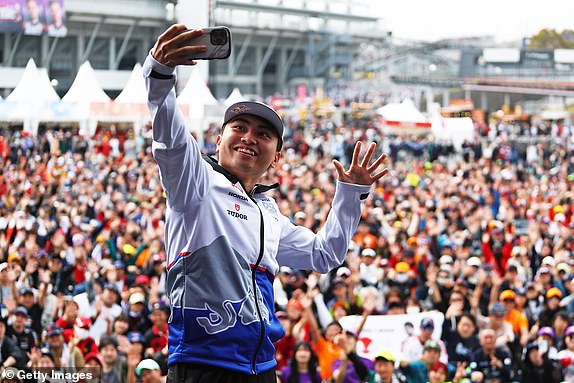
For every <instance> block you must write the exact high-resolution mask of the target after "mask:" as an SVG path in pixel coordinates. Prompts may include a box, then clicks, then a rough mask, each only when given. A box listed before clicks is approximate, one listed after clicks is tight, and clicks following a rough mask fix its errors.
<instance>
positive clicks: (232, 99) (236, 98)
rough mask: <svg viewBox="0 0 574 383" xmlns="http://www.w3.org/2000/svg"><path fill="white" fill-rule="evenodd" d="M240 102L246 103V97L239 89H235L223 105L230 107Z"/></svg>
mask: <svg viewBox="0 0 574 383" xmlns="http://www.w3.org/2000/svg"><path fill="white" fill-rule="evenodd" d="M240 101H245V97H243V95H242V94H241V92H240V91H239V89H238V88H234V89H233V91H232V92H231V94H230V95H229V96H228V97H227V98H226V99H225V101H224V102H223V104H224V105H225V106H226V107H228V106H231V105H233V104H235V103H236V102H240Z"/></svg>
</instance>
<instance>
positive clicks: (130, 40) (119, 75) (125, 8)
mask: <svg viewBox="0 0 574 383" xmlns="http://www.w3.org/2000/svg"><path fill="white" fill-rule="evenodd" d="M63 4H64V9H65V12H66V18H65V23H66V26H67V29H68V33H67V35H66V36H65V37H51V36H48V35H43V36H31V35H25V34H23V33H21V32H2V33H0V60H1V62H0V64H1V66H0V89H3V90H4V94H3V96H5V95H6V94H7V93H8V92H9V90H10V89H11V88H14V87H15V86H16V83H17V81H18V79H19V78H20V75H21V73H22V72H23V68H24V67H25V66H26V63H27V61H28V59H29V58H30V57H32V58H33V59H34V60H35V62H36V64H37V65H38V66H41V67H45V68H47V69H48V73H49V75H50V78H51V79H54V80H55V81H53V84H54V85H56V86H55V88H56V90H57V91H58V93H60V95H62V94H63V93H65V92H66V91H67V90H68V88H69V87H70V85H71V83H72V81H73V80H74V76H75V75H76V73H77V71H78V68H79V67H80V65H81V64H82V63H83V62H84V61H86V60H89V61H90V63H91V65H92V67H93V68H94V69H96V72H97V74H98V79H99V80H100V83H101V85H102V87H103V88H104V89H105V90H106V91H108V92H109V93H110V94H112V95H114V93H115V94H116V95H117V93H118V92H119V91H121V89H122V88H123V86H124V85H125V83H126V81H127V79H128V77H129V74H130V72H131V70H132V69H133V67H134V65H135V64H136V63H137V62H142V61H143V59H144V58H145V56H146V54H147V52H148V51H149V49H150V48H151V46H152V45H153V42H154V41H155V39H156V38H157V36H158V34H159V33H160V32H161V31H162V30H163V29H165V27H166V25H168V24H169V23H170V22H172V21H173V20H174V15H173V13H174V12H173V10H174V1H165V0H98V1H97V2H94V1H86V0H64V3H63Z"/></svg>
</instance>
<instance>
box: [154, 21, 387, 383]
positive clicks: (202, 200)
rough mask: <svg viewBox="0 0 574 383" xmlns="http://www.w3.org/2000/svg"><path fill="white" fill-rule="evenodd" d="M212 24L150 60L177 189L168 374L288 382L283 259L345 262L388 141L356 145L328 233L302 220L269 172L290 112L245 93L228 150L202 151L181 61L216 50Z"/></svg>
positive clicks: (313, 264) (163, 151) (169, 179)
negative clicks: (183, 91)
mask: <svg viewBox="0 0 574 383" xmlns="http://www.w3.org/2000/svg"><path fill="white" fill-rule="evenodd" d="M203 33H204V32H203V31H202V30H189V29H188V28H187V27H186V26H184V25H173V26H171V27H170V28H169V29H167V31H165V32H164V33H163V34H162V35H161V36H160V37H159V38H158V40H157V42H156V44H155V46H154V48H153V49H152V51H151V53H150V54H149V55H148V57H147V59H146V61H145V63H144V76H145V79H146V84H147V90H148V105H149V108H150V112H151V115H152V121H153V128H152V134H153V144H152V151H153V155H154V158H155V160H156V162H157V164H158V166H159V172H160V177H161V182H162V186H163V188H164V191H165V195H166V200H167V201H166V202H167V211H166V223H165V232H166V234H165V242H166V245H165V246H166V252H167V258H168V259H167V290H168V291H169V298H170V305H171V313H172V314H171V318H170V321H169V338H168V346H169V357H168V365H169V368H168V377H167V380H168V382H176V381H177V382H180V381H184V380H185V381H186V383H198V382H210V383H211V382H263V383H267V382H269V383H270V382H273V383H275V382H276V376H275V370H274V368H275V365H276V362H275V358H274V353H275V349H274V346H273V343H274V342H276V341H277V340H279V339H280V338H281V337H282V336H283V335H284V334H285V330H284V329H283V327H282V326H281V323H280V322H279V319H277V317H276V316H275V314H274V299H273V286H272V284H273V278H274V276H275V274H277V273H278V271H279V266H280V265H283V266H289V267H291V268H294V269H299V270H314V271H318V272H321V273H326V272H328V271H329V270H331V269H333V268H335V267H336V266H339V265H340V264H341V263H343V261H344V258H345V255H346V253H347V248H348V246H349V242H350V240H351V237H352V235H353V233H354V231H355V230H356V228H357V225H358V222H359V219H360V215H361V202H362V201H363V200H364V199H365V198H366V197H367V196H368V193H369V190H370V188H371V185H372V184H373V183H375V182H376V181H377V180H379V179H380V178H382V177H383V176H385V175H386V174H387V172H388V170H387V169H383V170H381V169H379V167H380V166H381V165H382V164H383V162H384V161H385V158H386V156H385V155H384V154H383V155H381V156H379V157H378V158H377V159H376V160H375V161H374V162H372V163H371V157H372V156H373V153H374V150H375V146H376V144H374V143H372V144H370V145H369V146H368V147H367V150H366V152H365V153H364V155H363V156H361V152H362V149H363V146H362V143H361V142H358V143H357V144H356V146H355V151H354V155H353V161H352V163H351V165H350V167H349V168H348V169H347V170H345V169H344V168H343V165H342V164H341V163H339V162H338V161H334V163H333V165H334V167H335V169H336V178H337V190H336V193H335V196H334V199H333V201H332V208H331V211H330V213H329V215H328V218H327V220H326V222H325V225H324V227H323V228H322V229H321V230H320V231H319V232H318V233H317V234H315V233H313V232H312V231H311V230H309V229H307V228H306V227H303V226H296V225H294V224H292V223H291V221H290V220H289V218H288V217H286V216H284V215H282V214H281V213H280V212H279V208H278V206H277V203H276V202H275V200H274V199H273V198H271V197H269V196H267V195H266V194H265V192H267V191H270V190H272V189H274V188H275V187H276V186H277V185H276V184H275V185H262V184H260V183H259V182H261V181H262V180H263V176H264V175H265V174H266V173H267V172H268V171H269V170H271V169H273V168H275V167H276V166H277V165H278V163H279V160H280V158H281V148H282V146H283V130H284V126H283V121H282V120H281V118H280V117H279V116H278V115H277V113H276V112H275V111H274V110H273V109H271V108H270V107H269V106H267V105H265V104H263V103H259V102H249V101H244V102H238V103H236V104H234V105H231V106H230V107H229V108H228V109H227V110H226V112H225V116H224V120H223V124H222V129H221V131H220V134H219V135H218V136H217V138H216V145H217V153H218V155H219V156H218V159H215V158H212V157H202V155H201V152H200V148H199V146H198V143H197V142H196V141H195V139H194V138H193V137H192V135H191V134H190V133H189V131H188V130H187V128H186V126H185V123H184V119H183V117H182V116H181V114H180V113H179V110H178V107H177V104H176V94H175V84H176V75H175V67H176V66H178V65H194V64H195V63H196V62H195V61H194V60H193V59H192V58H191V57H192V56H193V55H196V54H198V53H209V52H207V46H206V45H198V44H197V42H196V41H197V39H198V38H199V37H201V36H202V34H203Z"/></svg>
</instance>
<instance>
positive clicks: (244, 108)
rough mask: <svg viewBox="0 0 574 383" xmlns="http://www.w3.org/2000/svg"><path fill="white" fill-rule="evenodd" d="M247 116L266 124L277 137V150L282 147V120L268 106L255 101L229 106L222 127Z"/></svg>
mask: <svg viewBox="0 0 574 383" xmlns="http://www.w3.org/2000/svg"><path fill="white" fill-rule="evenodd" d="M242 115H249V116H254V117H258V118H260V119H262V120H263V121H265V122H267V123H268V124H269V125H270V126H271V128H272V129H273V130H275V132H276V133H277V136H278V137H279V144H278V145H277V150H280V149H281V147H282V146H283V120H281V117H279V115H278V114H277V112H275V111H274V110H273V109H272V108H270V107H269V106H267V105H265V104H263V103H262V102H257V101H241V102H236V103H235V104H233V105H231V106H230V107H229V108H227V110H226V111H225V116H224V120H223V126H225V125H226V124H227V123H228V122H229V121H231V120H233V119H235V118H237V117H239V116H242Z"/></svg>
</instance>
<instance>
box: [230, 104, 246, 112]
mask: <svg viewBox="0 0 574 383" xmlns="http://www.w3.org/2000/svg"><path fill="white" fill-rule="evenodd" d="M248 110H249V107H247V106H246V105H237V106H235V107H233V109H231V112H232V113H244V112H247V111H248Z"/></svg>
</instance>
